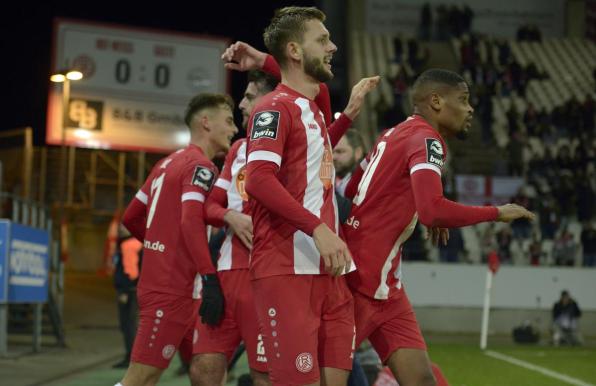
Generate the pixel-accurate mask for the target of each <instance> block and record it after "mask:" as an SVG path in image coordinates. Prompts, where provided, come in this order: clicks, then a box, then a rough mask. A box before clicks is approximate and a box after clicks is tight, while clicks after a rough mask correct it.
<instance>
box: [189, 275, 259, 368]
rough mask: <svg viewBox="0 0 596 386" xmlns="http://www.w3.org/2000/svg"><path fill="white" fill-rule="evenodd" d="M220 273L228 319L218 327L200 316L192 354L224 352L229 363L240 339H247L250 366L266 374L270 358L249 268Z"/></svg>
mask: <svg viewBox="0 0 596 386" xmlns="http://www.w3.org/2000/svg"><path fill="white" fill-rule="evenodd" d="M218 276H219V282H220V284H221V288H222V291H223V293H224V298H225V315H224V318H223V320H222V321H221V323H220V324H219V325H218V326H216V327H211V326H208V325H206V324H203V323H201V319H200V318H197V323H196V327H195V328H196V329H197V331H198V339H197V341H196V342H195V344H194V346H193V350H192V353H193V354H206V353H222V354H225V356H226V358H227V359H228V363H229V362H230V361H231V359H232V355H234V351H236V349H237V348H238V345H239V344H240V342H241V341H244V345H245V346H246V355H247V356H248V365H249V367H250V368H251V369H253V370H256V371H260V372H263V373H266V372H267V358H266V357H265V347H264V346H263V340H262V338H261V336H260V333H259V322H258V320H257V311H256V310H255V302H254V300H253V296H252V288H251V286H250V274H249V272H248V269H235V270H231V271H221V272H219V273H218Z"/></svg>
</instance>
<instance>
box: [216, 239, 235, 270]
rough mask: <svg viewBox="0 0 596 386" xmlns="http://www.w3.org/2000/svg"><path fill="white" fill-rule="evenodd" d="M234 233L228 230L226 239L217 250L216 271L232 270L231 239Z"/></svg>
mask: <svg viewBox="0 0 596 386" xmlns="http://www.w3.org/2000/svg"><path fill="white" fill-rule="evenodd" d="M233 236H234V232H232V230H231V229H230V230H228V231H227V232H226V238H225V239H224V242H223V244H222V245H221V248H220V250H219V259H218V260H217V270H218V271H227V270H230V269H232V237H233Z"/></svg>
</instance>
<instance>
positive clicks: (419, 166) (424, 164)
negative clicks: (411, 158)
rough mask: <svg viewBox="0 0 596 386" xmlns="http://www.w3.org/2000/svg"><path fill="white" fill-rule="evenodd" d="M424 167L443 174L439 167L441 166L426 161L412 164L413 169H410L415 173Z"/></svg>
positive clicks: (411, 172)
mask: <svg viewBox="0 0 596 386" xmlns="http://www.w3.org/2000/svg"><path fill="white" fill-rule="evenodd" d="M423 169H428V170H432V171H433V172H435V173H437V174H438V175H439V176H440V175H441V169H439V167H438V166H437V165H433V164H429V163H426V162H425V163H420V164H416V165H414V166H412V169H410V175H412V174H414V173H415V172H417V171H418V170H423Z"/></svg>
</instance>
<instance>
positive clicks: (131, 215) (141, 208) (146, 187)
mask: <svg viewBox="0 0 596 386" xmlns="http://www.w3.org/2000/svg"><path fill="white" fill-rule="evenodd" d="M158 165H159V163H158ZM155 167H157V165H156V166H155ZM155 167H154V169H153V170H155ZM153 170H152V171H151V173H149V177H147V180H146V181H145V183H144V184H143V186H142V187H141V189H139V191H138V192H137V194H136V195H135V196H134V198H133V199H132V201H131V202H130V203H129V204H128V206H127V207H126V210H125V211H124V214H123V215H122V224H123V225H124V227H126V229H128V231H129V232H130V234H131V235H133V236H134V237H135V238H136V239H137V240H139V241H141V242H142V241H143V240H144V239H145V229H146V228H147V201H148V200H149V194H150V193H151V181H152V180H153Z"/></svg>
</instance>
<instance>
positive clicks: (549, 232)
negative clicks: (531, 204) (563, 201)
mask: <svg viewBox="0 0 596 386" xmlns="http://www.w3.org/2000/svg"><path fill="white" fill-rule="evenodd" d="M538 213H539V215H540V233H541V234H542V238H543V239H548V240H553V239H554V237H555V232H556V231H557V229H558V228H559V224H560V223H561V218H560V213H559V206H558V204H557V202H556V200H555V198H554V197H553V196H552V195H551V194H550V193H549V194H546V195H544V196H543V198H542V200H540V201H539V202H538Z"/></svg>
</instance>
